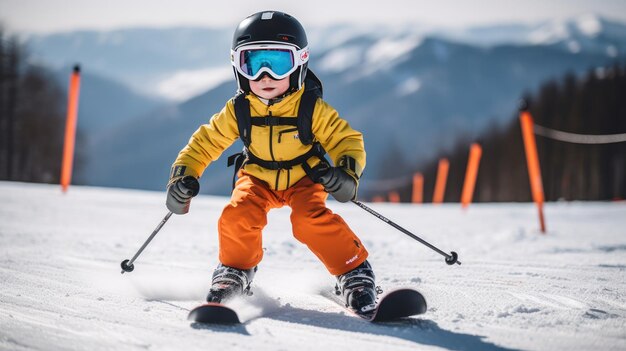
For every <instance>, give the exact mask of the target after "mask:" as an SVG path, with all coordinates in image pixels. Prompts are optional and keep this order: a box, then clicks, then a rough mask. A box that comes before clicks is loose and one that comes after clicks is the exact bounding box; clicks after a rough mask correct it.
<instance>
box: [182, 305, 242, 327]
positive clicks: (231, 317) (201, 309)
mask: <svg viewBox="0 0 626 351" xmlns="http://www.w3.org/2000/svg"><path fill="white" fill-rule="evenodd" d="M187 320H189V321H192V322H196V323H203V324H241V321H240V320H239V316H238V315H237V312H235V311H234V310H233V309H231V308H229V307H227V306H225V305H222V304H220V303H214V302H207V303H205V304H203V305H200V306H198V307H196V308H194V309H192V310H191V311H190V312H189V315H187Z"/></svg>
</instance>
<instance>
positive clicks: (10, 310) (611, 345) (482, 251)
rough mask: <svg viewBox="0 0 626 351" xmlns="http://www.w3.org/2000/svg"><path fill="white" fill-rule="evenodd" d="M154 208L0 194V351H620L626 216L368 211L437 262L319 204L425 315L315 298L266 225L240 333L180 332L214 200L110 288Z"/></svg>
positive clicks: (203, 271)
mask: <svg viewBox="0 0 626 351" xmlns="http://www.w3.org/2000/svg"><path fill="white" fill-rule="evenodd" d="M164 201H165V197H164V194H163V193H156V192H143V191H131V190H120V189H101V188H89V187H73V188H71V189H70V191H69V193H68V194H66V195H63V194H61V192H60V189H59V188H58V187H57V186H50V185H36V184H24V183H10V182H0V350H51V349H54V350H112V349H115V350H120V349H124V350H181V349H184V350H206V349H217V348H218V347H219V348H220V349H224V350H251V349H254V350H261V351H265V350H295V349H297V350H304V351H306V350H335V349H340V348H345V347H347V346H350V347H351V348H358V349H364V350H415V349H420V350H494V351H495V350H568V351H570V350H593V349H602V350H625V349H626V229H624V228H626V204H625V203H558V204H552V203H550V204H547V207H546V218H547V226H548V229H549V233H548V234H547V235H545V236H543V235H541V234H539V233H538V231H537V219H536V212H535V208H534V207H533V205H532V204H479V205H472V206H471V207H470V209H469V211H466V212H463V211H462V210H461V209H460V206H458V205H443V206H430V205H422V206H411V205H393V204H372V205H371V206H372V207H373V208H374V209H375V210H377V211H379V212H380V213H381V214H383V215H385V216H386V217H388V218H390V219H392V220H393V221H394V222H396V223H398V224H400V225H401V226H403V227H405V228H407V229H408V230H410V231H413V232H414V233H415V234H417V235H419V236H421V237H423V238H424V239H426V240H428V241H430V242H432V243H433V244H435V245H437V246H439V247H441V248H442V249H443V250H444V251H451V250H455V251H457V252H458V253H459V256H460V260H461V261H462V262H463V265H461V266H456V265H455V266H452V267H450V266H447V265H446V264H445V263H444V261H443V258H442V257H441V256H439V255H437V254H436V253H434V252H431V251H430V250H428V249H427V248H425V247H423V246H421V245H420V244H418V243H417V242H414V241H413V240H411V239H410V238H408V237H406V236H404V235H403V234H401V233H399V232H397V231H395V230H394V229H393V228H391V227H389V226H388V225H386V224H385V223H382V222H381V221H379V220H377V219H376V218H374V217H373V216H371V215H369V214H368V213H366V212H365V211H363V210H362V209H360V208H358V207H356V206H354V205H351V204H337V203H331V207H332V208H333V210H334V211H336V212H338V213H340V214H341V215H342V216H343V217H344V218H345V219H346V221H347V222H348V223H349V224H350V226H351V227H352V228H353V229H354V231H355V232H357V233H358V235H359V236H360V237H361V239H362V241H363V242H364V244H365V245H366V246H367V248H368V250H369V252H370V262H371V263H372V265H373V267H374V270H375V272H376V276H377V282H378V284H379V285H381V286H382V288H383V289H384V290H391V289H392V288H396V287H402V286H408V287H412V288H417V289H418V290H420V291H421V292H422V293H423V294H424V296H425V297H426V299H427V301H428V306H429V308H428V311H427V312H426V314H424V315H422V316H419V317H418V318H411V319H407V320H405V321H401V322H397V323H387V324H370V323H368V322H366V321H363V320H360V319H359V318H356V317H354V316H351V315H349V314H347V313H345V311H343V309H342V308H341V307H339V306H337V305H336V304H334V303H332V302H330V301H328V300H327V299H326V298H324V297H322V296H320V295H319V292H320V291H321V290H322V289H332V286H333V283H334V281H333V278H332V277H331V276H329V275H328V273H327V272H326V271H325V269H324V268H323V266H322V265H321V264H320V263H319V262H318V261H317V258H316V257H315V256H314V255H313V254H311V253H310V252H309V251H308V249H307V248H306V247H305V246H303V245H302V244H300V243H299V242H297V241H296V240H295V239H294V238H293V236H292V234H291V228H290V224H289V210H288V209H280V210H275V211H273V212H271V213H270V218H269V225H268V226H267V227H266V229H265V230H264V247H265V257H264V260H263V262H262V264H261V265H260V269H259V272H258V274H257V276H256V280H255V282H254V284H253V285H254V286H255V289H254V291H255V295H254V296H252V297H250V298H246V299H244V300H240V301H234V302H233V305H234V307H235V308H236V309H237V310H238V311H239V313H240V315H241V316H242V319H244V324H242V325H239V326H206V325H199V324H192V323H189V322H188V321H187V320H186V316H187V313H188V311H189V310H190V309H191V308H193V307H194V306H196V305H197V304H198V303H200V302H201V301H202V300H203V298H204V296H205V294H206V292H207V290H208V284H209V281H210V275H211V272H212V269H213V268H214V266H215V265H216V264H217V235H216V233H215V228H216V221H217V218H218V217H219V215H220V212H221V209H222V207H223V206H224V204H225V203H226V201H227V200H226V199H225V198H220V197H210V196H200V197H198V198H196V199H194V201H193V203H192V209H191V212H190V213H189V214H188V215H186V216H174V217H173V218H172V219H171V220H170V221H169V222H168V223H167V224H166V225H165V226H164V228H163V230H162V231H161V232H160V233H159V234H158V235H157V236H156V237H155V239H154V241H153V242H152V243H151V244H150V246H148V247H147V249H146V250H145V251H144V253H143V254H142V255H141V256H140V257H139V259H138V260H137V262H136V263H135V271H134V272H132V273H126V274H123V275H122V274H120V268H119V264H120V262H121V261H122V260H123V259H125V258H130V257H131V256H132V255H133V254H134V253H135V252H136V250H137V249H138V248H139V247H140V245H141V244H142V243H143V241H144V240H145V239H146V238H147V236H148V235H149V234H150V233H151V232H152V230H153V229H154V227H155V226H156V224H157V223H158V222H159V221H160V220H161V219H162V218H163V215H164V214H165V213H166V210H165V206H164Z"/></svg>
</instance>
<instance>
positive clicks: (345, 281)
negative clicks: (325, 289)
mask: <svg viewBox="0 0 626 351" xmlns="http://www.w3.org/2000/svg"><path fill="white" fill-rule="evenodd" d="M374 279H375V277H374V271H372V266H371V265H370V264H369V262H367V261H365V262H363V263H361V264H360V265H359V266H358V267H356V268H355V269H353V270H351V271H349V272H347V273H344V274H342V275H340V276H337V284H336V285H335V294H337V295H342V296H343V298H344V300H345V304H346V307H348V308H350V309H352V310H354V311H355V312H356V313H359V314H368V313H370V312H373V311H374V310H375V309H376V296H377V295H378V294H380V293H381V292H382V291H381V289H380V287H377V286H376V283H375V282H374Z"/></svg>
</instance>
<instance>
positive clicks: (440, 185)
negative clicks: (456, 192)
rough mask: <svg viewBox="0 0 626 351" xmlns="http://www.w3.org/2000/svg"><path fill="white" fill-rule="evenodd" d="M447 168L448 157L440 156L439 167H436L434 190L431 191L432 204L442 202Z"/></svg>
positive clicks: (448, 166) (448, 163) (448, 165)
mask: <svg viewBox="0 0 626 351" xmlns="http://www.w3.org/2000/svg"><path fill="white" fill-rule="evenodd" d="M449 168H450V162H448V159H446V158H442V159H441V160H439V167H437V180H436V182H435V192H434V193H433V204H440V203H442V202H443V195H444V194H445V192H446V182H447V180H448V169H449Z"/></svg>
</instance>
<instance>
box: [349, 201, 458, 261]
mask: <svg viewBox="0 0 626 351" xmlns="http://www.w3.org/2000/svg"><path fill="white" fill-rule="evenodd" d="M352 202H353V203H354V204H356V205H357V206H359V207H360V208H362V209H364V210H365V211H367V212H369V213H371V214H373V215H374V216H376V218H378V219H380V220H381V221H383V222H385V223H387V224H389V225H390V226H392V227H394V228H396V229H398V230H399V231H401V232H402V233H404V234H406V235H408V236H410V237H411V238H413V239H415V240H417V241H419V242H420V243H422V244H424V245H426V246H427V247H429V248H430V249H432V250H433V251H435V252H437V253H439V254H440V255H442V256H443V257H445V258H446V263H447V264H449V265H453V264H455V263H456V264H459V265H460V264H461V261H459V260H458V258H459V255H458V254H457V253H456V252H454V251H451V252H450V254H449V255H448V254H447V253H445V252H443V251H441V250H439V249H438V248H437V247H435V246H433V245H431V244H430V243H428V242H427V241H425V240H424V239H422V238H420V237H419V236H417V235H415V234H413V233H411V232H409V231H408V230H406V229H404V228H402V227H401V226H399V225H397V224H395V223H394V222H393V221H391V220H389V219H387V218H386V217H385V216H383V215H381V214H380V213H378V212H376V211H374V210H372V209H371V208H369V207H367V206H366V205H365V204H363V203H362V202H360V201H357V200H352Z"/></svg>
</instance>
